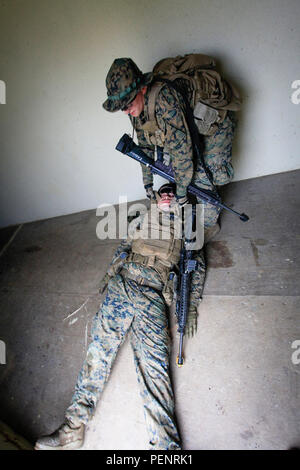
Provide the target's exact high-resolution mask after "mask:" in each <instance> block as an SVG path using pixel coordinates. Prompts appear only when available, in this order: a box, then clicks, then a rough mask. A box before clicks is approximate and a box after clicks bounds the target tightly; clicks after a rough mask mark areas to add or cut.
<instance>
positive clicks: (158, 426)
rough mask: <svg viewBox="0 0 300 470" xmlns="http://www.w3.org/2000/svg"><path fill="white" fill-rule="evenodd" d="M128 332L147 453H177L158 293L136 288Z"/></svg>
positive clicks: (166, 331) (165, 321)
mask: <svg viewBox="0 0 300 470" xmlns="http://www.w3.org/2000/svg"><path fill="white" fill-rule="evenodd" d="M136 306H137V310H136V315H135V318H134V320H133V322H132V328H131V332H130V337H131V346H132V349H133V353H134V361H135V366H136V371H137V377H138V382H139V386H140V393H141V397H142V400H143V403H144V415H145V420H146V426H147V431H148V434H149V449H155V450H171V449H180V438H179V435H178V431H177V426H176V422H175V413H174V394H173V390H172V385H171V380H170V373H169V356H170V346H171V344H170V336H169V328H168V319H167V315H166V311H165V303H164V301H163V299H162V297H161V296H160V294H159V293H158V292H156V291H155V290H154V289H151V288H149V287H145V286H140V287H139V293H138V294H137V299H136Z"/></svg>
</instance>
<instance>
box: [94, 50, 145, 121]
mask: <svg viewBox="0 0 300 470" xmlns="http://www.w3.org/2000/svg"><path fill="white" fill-rule="evenodd" d="M152 77H153V74H152V73H142V72H141V71H140V69H139V68H138V66H137V65H136V64H135V63H134V62H133V60H132V59H129V58H126V57H125V58H121V59H116V60H114V62H113V64H112V66H111V68H110V69H109V72H108V74H107V77H106V88H107V100H106V101H105V102H104V103H103V108H104V109H106V111H110V112H115V111H119V110H120V109H122V108H123V107H125V106H126V105H127V104H129V103H130V102H131V101H133V100H134V98H135V97H136V95H137V93H138V92H139V91H140V89H141V88H143V86H145V85H148V83H150V82H151V80H152Z"/></svg>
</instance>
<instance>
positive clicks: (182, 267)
mask: <svg viewBox="0 0 300 470" xmlns="http://www.w3.org/2000/svg"><path fill="white" fill-rule="evenodd" d="M192 220H193V223H192V227H193V226H194V225H195V222H196V205H195V204H193V206H192ZM192 230H193V229H192ZM186 236H187V234H186V233H185V234H184V237H183V239H182V240H181V251H180V261H179V273H178V279H177V286H176V287H177V288H176V317H177V322H178V332H179V334H180V337H179V352H178V356H177V361H176V363H177V365H178V367H181V366H182V365H183V356H182V347H183V336H184V333H185V325H186V320H187V316H188V312H189V298H190V284H191V273H192V272H193V271H195V270H196V269H197V261H196V260H194V259H193V253H194V250H190V249H189V248H188V247H189V243H191V242H193V241H195V239H194V240H191V239H186ZM188 237H189V238H190V235H188Z"/></svg>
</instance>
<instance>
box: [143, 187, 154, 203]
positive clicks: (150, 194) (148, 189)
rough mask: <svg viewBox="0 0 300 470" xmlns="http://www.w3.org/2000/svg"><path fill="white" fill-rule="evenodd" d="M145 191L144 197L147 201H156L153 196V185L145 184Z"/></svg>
mask: <svg viewBox="0 0 300 470" xmlns="http://www.w3.org/2000/svg"><path fill="white" fill-rule="evenodd" d="M144 188H145V190H146V196H147V198H148V199H150V201H151V200H154V201H156V196H155V192H154V191H153V185H152V184H146V185H145V186H144Z"/></svg>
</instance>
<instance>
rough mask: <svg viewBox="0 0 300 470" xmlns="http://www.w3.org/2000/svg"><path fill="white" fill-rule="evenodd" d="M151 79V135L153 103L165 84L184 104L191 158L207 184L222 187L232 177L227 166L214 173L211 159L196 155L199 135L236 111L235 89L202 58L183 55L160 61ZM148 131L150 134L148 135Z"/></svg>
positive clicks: (210, 60)
mask: <svg viewBox="0 0 300 470" xmlns="http://www.w3.org/2000/svg"><path fill="white" fill-rule="evenodd" d="M153 75H154V79H153V82H152V86H151V88H150V89H149V98H148V108H147V114H148V122H147V124H146V125H145V128H146V126H148V129H151V131H152V132H155V130H156V129H158V125H157V122H156V119H155V103H156V99H157V96H158V93H159V92H160V90H161V88H162V87H163V86H164V85H165V84H166V83H167V84H168V85H169V86H170V87H171V88H172V87H173V88H174V89H175V90H177V91H178V92H179V93H180V94H181V95H182V96H183V99H184V101H185V117H186V122H187V126H188V129H189V131H190V133H191V136H192V141H193V148H194V155H195V154H196V155H198V156H199V158H200V159H201V161H202V166H203V168H204V170H205V173H206V176H207V178H208V180H209V181H210V182H211V184H212V185H213V186H214V185H223V184H226V183H228V182H229V181H230V180H231V179H232V177H233V168H232V166H231V162H230V161H228V162H227V165H228V166H229V167H230V168H231V169H232V170H231V171H230V172H229V173H228V172H227V169H226V168H227V166H226V164H225V163H224V165H223V166H224V168H223V167H222V168H220V169H219V170H218V172H217V173H216V171H215V166H218V165H215V164H214V162H213V161H211V160H212V159H210V161H209V162H206V161H204V160H203V158H202V155H201V152H200V142H199V133H200V134H202V135H213V134H214V133H215V132H216V130H217V129H218V125H219V124H220V123H221V122H223V121H224V119H225V117H226V115H227V111H238V110H239V109H240V107H241V98H240V95H239V93H238V91H237V90H236V88H235V87H234V86H233V85H232V84H230V83H229V82H228V81H227V80H225V79H224V78H223V77H222V76H221V75H220V74H219V72H217V70H216V61H215V59H213V58H212V57H209V56H207V55H204V54H187V55H185V56H177V57H169V58H165V59H162V60H160V61H159V62H158V63H157V64H156V65H155V66H154V68H153ZM151 131H150V132H151Z"/></svg>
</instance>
